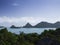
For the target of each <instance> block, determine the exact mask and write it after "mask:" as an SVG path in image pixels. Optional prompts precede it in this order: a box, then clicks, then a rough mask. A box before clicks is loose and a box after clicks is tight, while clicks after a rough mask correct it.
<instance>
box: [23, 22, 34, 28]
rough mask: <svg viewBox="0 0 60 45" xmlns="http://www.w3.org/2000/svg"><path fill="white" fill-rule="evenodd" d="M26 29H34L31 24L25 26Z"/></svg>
mask: <svg viewBox="0 0 60 45" xmlns="http://www.w3.org/2000/svg"><path fill="white" fill-rule="evenodd" d="M23 27H24V28H31V27H33V26H32V25H31V24H30V23H27V24H26V25H25V26H23Z"/></svg>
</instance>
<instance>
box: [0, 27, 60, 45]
mask: <svg viewBox="0 0 60 45" xmlns="http://www.w3.org/2000/svg"><path fill="white" fill-rule="evenodd" d="M44 37H49V38H52V39H55V40H58V41H60V29H56V30H44V32H42V33H41V34H37V33H30V34H25V33H23V32H20V34H19V35H17V34H13V33H11V32H8V30H7V29H6V28H4V29H1V30H0V45H34V44H35V42H36V41H37V40H40V39H42V38H44Z"/></svg>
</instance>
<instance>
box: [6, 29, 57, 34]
mask: <svg viewBox="0 0 60 45" xmlns="http://www.w3.org/2000/svg"><path fill="white" fill-rule="evenodd" d="M7 29H8V31H9V32H12V33H15V34H19V33H20V32H24V33H38V34H41V33H42V32H43V31H44V30H48V29H56V28H20V29H12V28H7Z"/></svg>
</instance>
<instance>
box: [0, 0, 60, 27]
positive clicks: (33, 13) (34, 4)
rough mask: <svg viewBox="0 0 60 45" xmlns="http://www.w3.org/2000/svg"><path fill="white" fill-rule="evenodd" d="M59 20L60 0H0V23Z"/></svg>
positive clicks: (18, 24) (6, 24) (16, 23)
mask: <svg viewBox="0 0 60 45" xmlns="http://www.w3.org/2000/svg"><path fill="white" fill-rule="evenodd" d="M41 21H47V22H51V23H54V22H56V21H60V0H0V25H5V26H8V25H12V24H14V25H17V26H22V25H25V24H26V23H27V22H30V23H31V24H32V25H35V24H37V23H39V22H41Z"/></svg>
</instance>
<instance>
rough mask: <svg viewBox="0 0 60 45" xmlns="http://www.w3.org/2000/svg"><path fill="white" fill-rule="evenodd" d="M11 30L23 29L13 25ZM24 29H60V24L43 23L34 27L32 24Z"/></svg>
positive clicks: (28, 24)
mask: <svg viewBox="0 0 60 45" xmlns="http://www.w3.org/2000/svg"><path fill="white" fill-rule="evenodd" d="M10 28H21V27H16V26H14V25H12V26H11V27H10ZM22 28H60V22H56V23H48V22H44V21H43V22H40V23H38V24H36V25H34V26H32V25H31V24H30V23H27V24H26V25H24V26H23V27H22Z"/></svg>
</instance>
